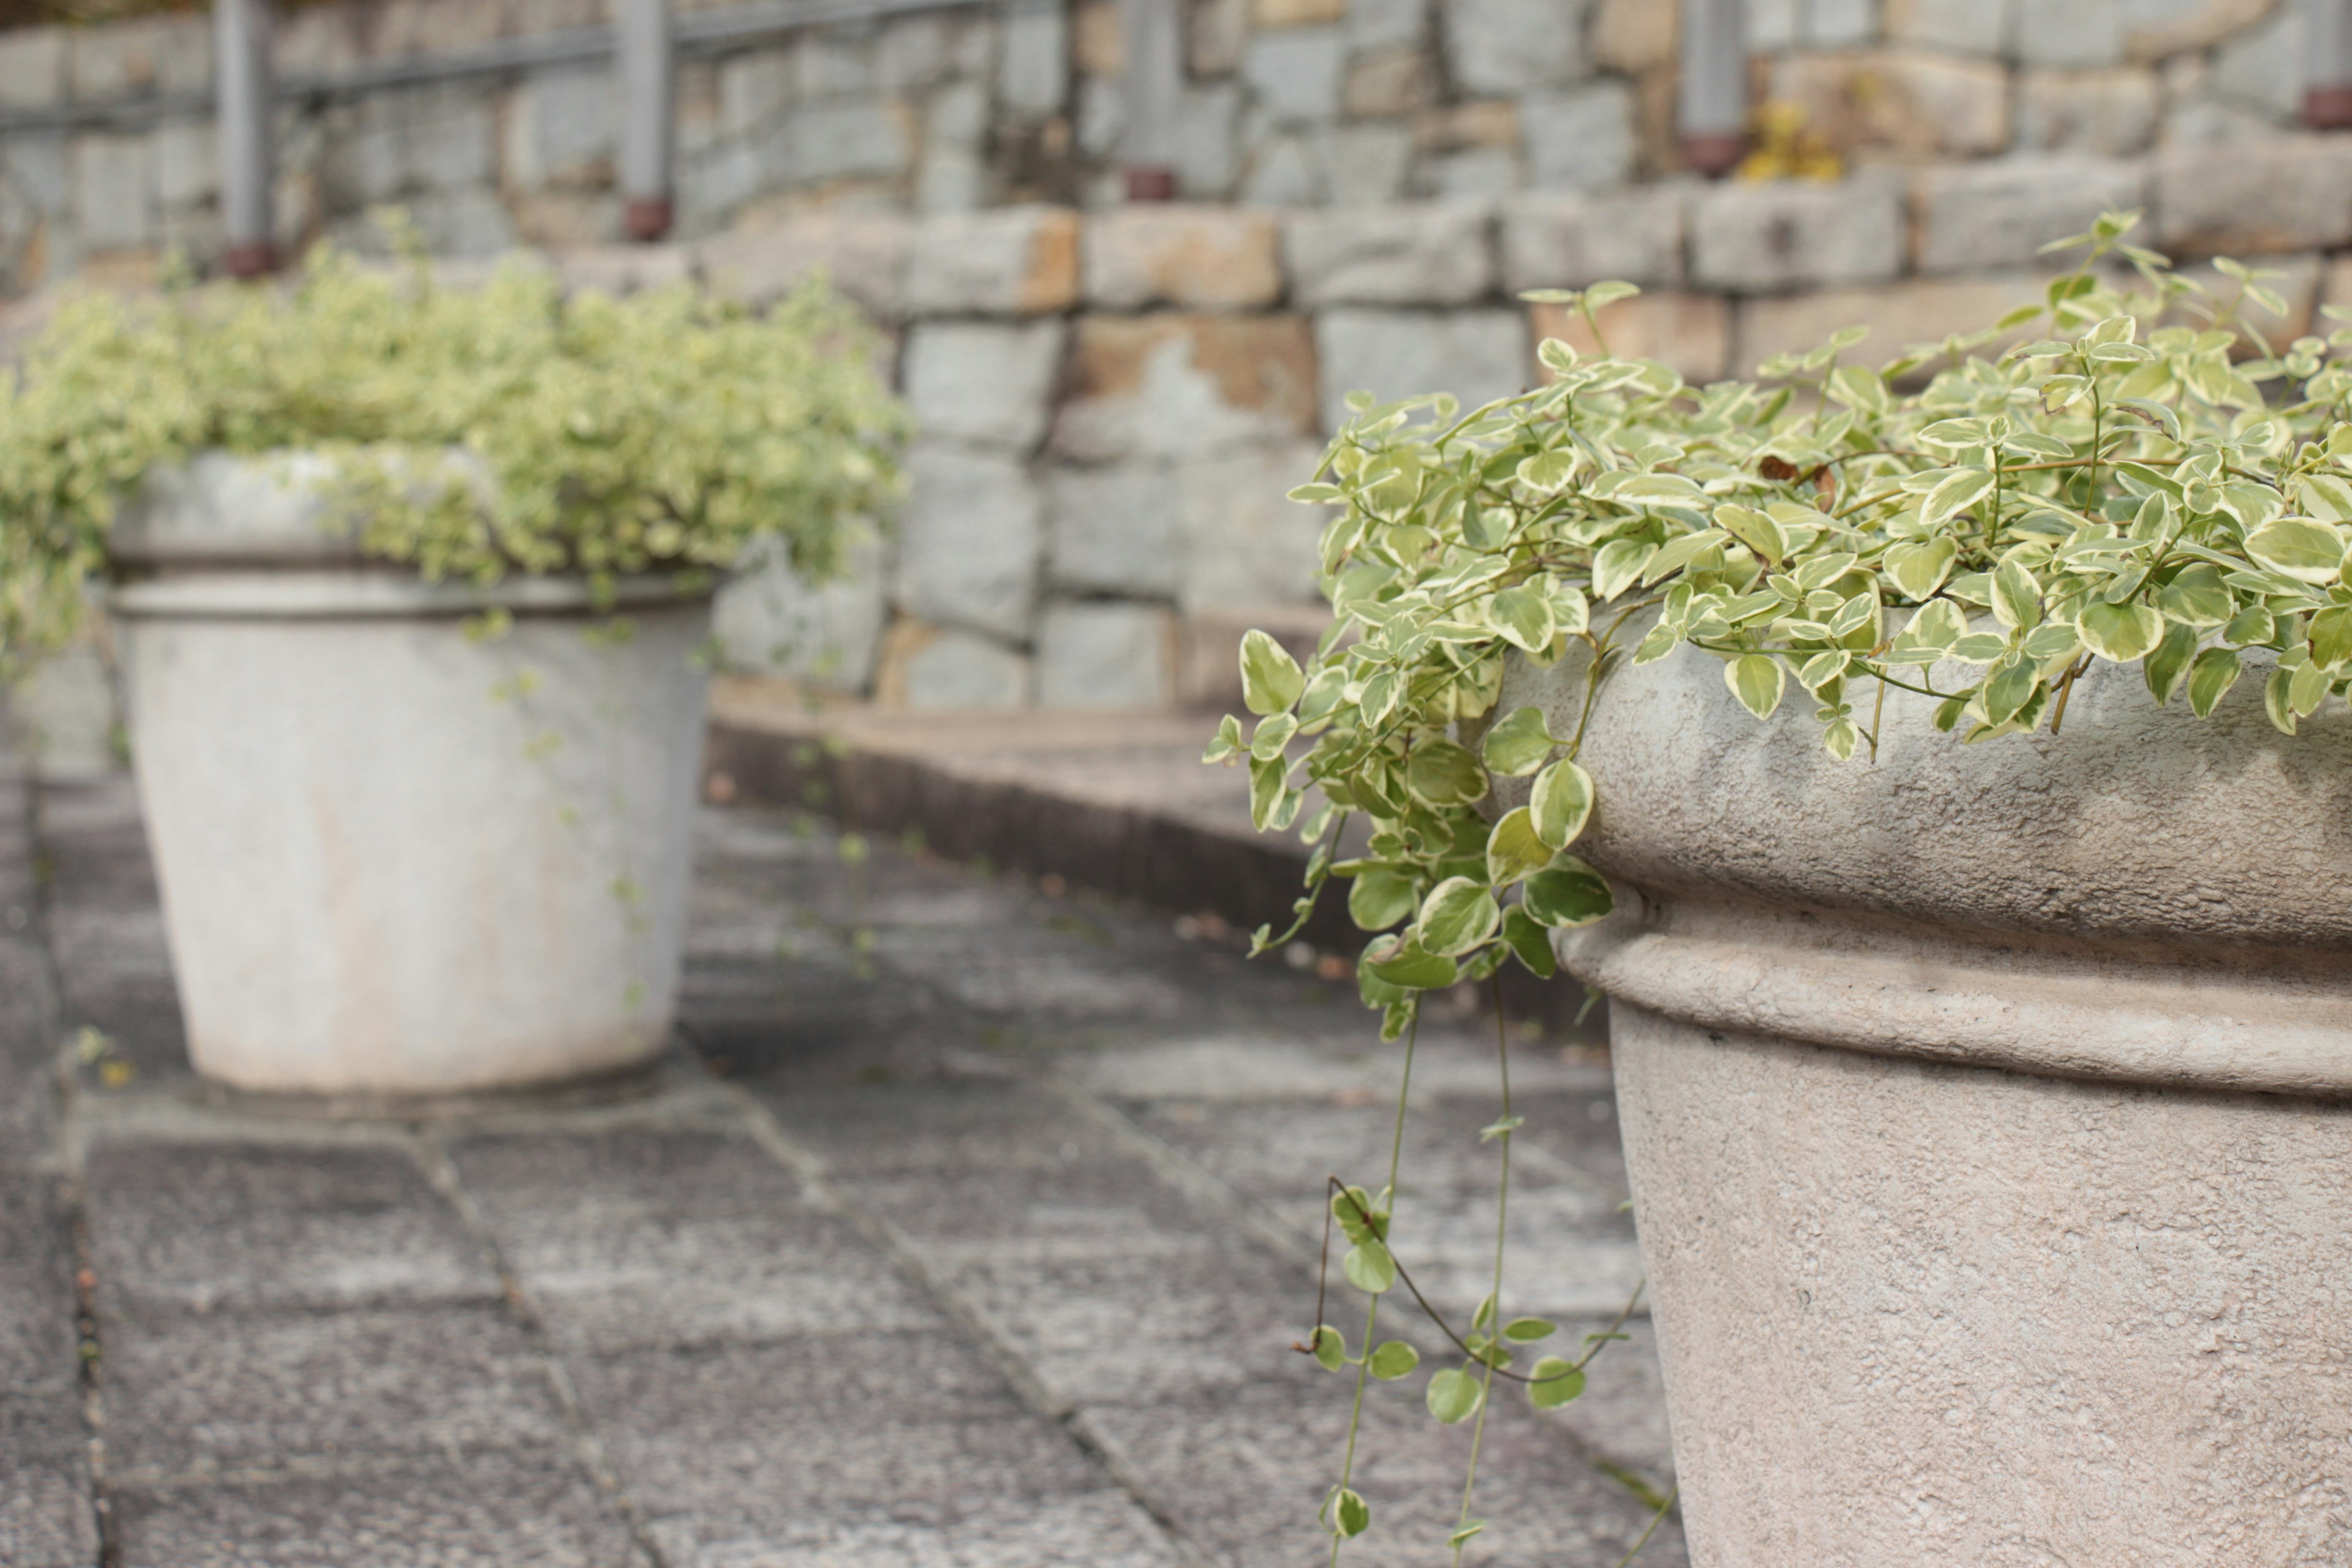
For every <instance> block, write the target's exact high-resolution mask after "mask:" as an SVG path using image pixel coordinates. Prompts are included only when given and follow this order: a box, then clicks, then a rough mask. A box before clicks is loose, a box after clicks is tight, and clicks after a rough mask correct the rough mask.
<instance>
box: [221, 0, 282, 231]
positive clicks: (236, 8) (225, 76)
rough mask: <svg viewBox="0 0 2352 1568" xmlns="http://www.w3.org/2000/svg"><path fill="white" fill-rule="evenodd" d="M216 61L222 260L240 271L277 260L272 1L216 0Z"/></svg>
mask: <svg viewBox="0 0 2352 1568" xmlns="http://www.w3.org/2000/svg"><path fill="white" fill-rule="evenodd" d="M213 68H214V71H215V76H216V82H215V88H216V91H217V95H218V99H219V103H218V109H219V113H220V128H219V129H220V164H221V219H222V226H223V228H224V229H225V230H226V238H227V242H228V248H227V251H226V254H225V255H224V256H223V258H222V263H223V265H224V266H226V268H228V271H229V274H230V276H232V277H236V278H257V277H259V276H261V275H262V274H263V273H266V272H268V271H269V270H270V269H271V268H274V267H276V266H277V265H278V239H277V235H278V226H277V222H276V213H275V212H274V210H273V208H274V205H275V204H274V203H273V201H272V199H271V195H272V192H271V186H272V184H273V181H274V179H275V176H276V168H275V163H276V160H275V158H274V157H273V156H272V151H273V149H272V147H271V141H272V138H271V135H270V132H271V125H270V100H271V98H272V96H273V93H272V89H271V84H270V72H269V0H214V5H213Z"/></svg>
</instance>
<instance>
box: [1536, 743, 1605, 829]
mask: <svg viewBox="0 0 2352 1568" xmlns="http://www.w3.org/2000/svg"><path fill="white" fill-rule="evenodd" d="M1528 813H1529V815H1530V816H1533V818H1534V820H1535V827H1536V834H1537V836H1538V837H1540V838H1541V839H1542V840H1543V841H1544V842H1545V843H1546V844H1549V845H1550V846H1551V847H1553V848H1555V849H1565V848H1567V847H1569V846H1570V845H1571V844H1573V843H1575V842H1576V836H1577V835H1578V834H1580V833H1582V832H1583V831H1584V825H1585V824H1586V823H1587V822H1589V821H1591V817H1592V775H1591V773H1586V772H1585V771H1584V770H1583V769H1582V768H1580V767H1579V766H1577V765H1576V763H1572V762H1570V761H1569V760H1568V759H1566V758H1562V759H1561V760H1560V761H1559V762H1556V763H1553V764H1552V765H1551V766H1549V767H1548V768H1546V769H1545V770H1544V771H1543V772H1542V773H1538V774H1537V775H1536V783H1535V788H1534V789H1532V790H1530V791H1529V792H1528Z"/></svg>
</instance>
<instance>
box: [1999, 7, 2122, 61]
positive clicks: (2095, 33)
mask: <svg viewBox="0 0 2352 1568" xmlns="http://www.w3.org/2000/svg"><path fill="white" fill-rule="evenodd" d="M2011 47H2013V48H2014V49H2015V51H2016V53H2017V58H2019V59H2020V60H2021V61H2022V62H2023V63H2024V64H2026V65H2029V66H2056V67H2062V68H2068V69H2074V70H2084V69H2091V68H2097V67H2100V66H2111V65H2118V64H2121V63H2122V61H2123V58H2124V0H2024V3H2023V4H2021V5H2019V6H2018V7H2017V16H2016V22H2015V26H2014V29H2013V31H2012V33H2011Z"/></svg>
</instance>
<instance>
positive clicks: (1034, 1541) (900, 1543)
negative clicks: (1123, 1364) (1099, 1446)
mask: <svg viewBox="0 0 2352 1568" xmlns="http://www.w3.org/2000/svg"><path fill="white" fill-rule="evenodd" d="M648 1533H649V1534H650V1535H651V1536H652V1538H653V1540H654V1541H655V1542H656V1544H657V1545H658V1546H659V1548H660V1549H661V1551H662V1552H664V1553H665V1554H666V1557H667V1561H669V1562H671V1563H678V1564H692V1565H694V1568H734V1565H735V1564H738V1563H742V1564H755V1563H756V1564H761V1565H762V1568H764V1565H765V1564H770V1563H775V1564H780V1565H790V1568H802V1565H804V1564H805V1565H808V1568H817V1565H820V1564H821V1565H824V1568H833V1565H835V1564H839V1565H840V1568H898V1565H900V1564H917V1563H919V1564H923V1565H925V1568H929V1565H930V1564H933V1563H938V1564H940V1565H941V1568H946V1565H948V1564H957V1565H959V1568H960V1565H961V1564H964V1563H971V1564H974V1565H976V1568H995V1565H996V1564H1000V1563H1002V1564H1004V1565H1005V1568H1016V1565H1017V1568H1174V1565H1175V1564H1176V1563H1180V1562H1182V1561H1185V1559H1183V1558H1181V1557H1180V1556H1179V1555H1178V1554H1177V1553H1176V1552H1175V1551H1174V1550H1173V1549H1172V1548H1171V1547H1170V1545H1169V1544H1168V1542H1167V1539H1166V1537H1165V1536H1164V1535H1162V1534H1161V1533H1160V1528H1159V1526H1158V1525H1157V1524H1156V1523H1154V1522H1153V1521H1152V1520H1151V1519H1150V1517H1149V1516H1148V1515H1146V1514H1145V1513H1144V1511H1143V1510H1142V1509H1141V1508H1140V1507H1139V1506H1138V1505H1137V1503H1136V1502H1135V1500H1133V1499H1132V1498H1130V1497H1129V1496H1127V1495H1126V1494H1125V1493H1123V1492H1119V1491H1115V1490H1110V1489H1104V1490H1100V1491H1091V1492H1081V1493H1077V1494H1075V1495H1072V1496H1069V1497H1055V1498H1045V1499H1025V1498H1024V1499H1016V1500H1010V1501H994V1500H974V1501H972V1502H971V1503H970V1504H969V1505H966V1506H964V1507H961V1508H960V1509H958V1510H956V1511H954V1512H953V1513H952V1514H943V1513H941V1512H939V1511H937V1510H930V1509H925V1508H921V1507H916V1508H912V1509H904V1508H881V1507H877V1508H870V1509H865V1510H848V1511H845V1513H843V1514H842V1515H841V1516H839V1517H836V1518H830V1519H827V1518H814V1519H800V1520H790V1521H774V1522H772V1523H767V1524H764V1525H763V1526H761V1527H759V1528H756V1529H754V1530H753V1531H751V1534H749V1535H745V1536H741V1537H735V1536H727V1535H725V1534H724V1527H721V1530H720V1531H719V1535H720V1536H722V1537H723V1538H714V1537H713V1536H712V1535H711V1534H709V1533H707V1532H706V1531H704V1530H703V1529H702V1528H701V1527H700V1525H699V1523H698V1521H695V1520H693V1519H691V1518H681V1519H670V1520H663V1521H659V1522H657V1523H656V1524H655V1525H654V1527H653V1528H652V1530H651V1531H648Z"/></svg>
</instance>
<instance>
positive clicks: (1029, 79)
mask: <svg viewBox="0 0 2352 1568" xmlns="http://www.w3.org/2000/svg"><path fill="white" fill-rule="evenodd" d="M998 26H999V28H1000V30H1001V42H1000V44H999V53H998V55H997V65H996V95H997V98H998V100H1000V101H1001V102H1002V103H1003V105H1004V107H1005V108H1006V109H1008V110H1012V111H1013V113H1015V114H1022V115H1044V114H1052V113H1054V112H1055V111H1056V110H1059V109H1060V108H1061V107H1062V105H1063V103H1064V102H1065V101H1066V100H1067V98H1068V96H1069V88H1070V35H1069V22H1068V16H1067V13H1066V9H1065V8H1064V6H1063V5H1061V4H1060V3H1059V0H1010V3H1009V4H1008V5H1005V7H1004V12H1003V20H1002V21H1001V22H1000V23H999V24H998Z"/></svg>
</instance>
